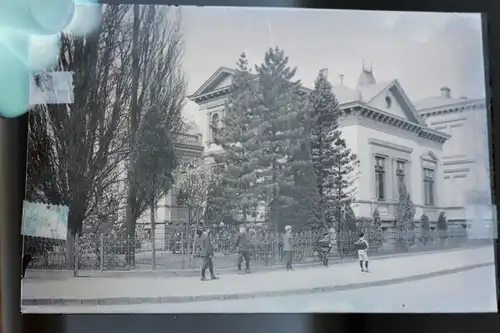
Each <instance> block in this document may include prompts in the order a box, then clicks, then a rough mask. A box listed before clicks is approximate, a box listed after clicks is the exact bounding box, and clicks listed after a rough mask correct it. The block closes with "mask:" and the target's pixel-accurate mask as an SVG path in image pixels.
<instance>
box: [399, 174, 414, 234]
mask: <svg viewBox="0 0 500 333" xmlns="http://www.w3.org/2000/svg"><path fill="white" fill-rule="evenodd" d="M395 226H396V227H397V228H398V231H401V232H403V233H407V232H408V231H413V230H414V229H415V205H414V204H413V201H412V200H411V198H410V193H409V192H408V189H407V187H406V185H405V184H404V183H400V185H399V201H398V206H397V212H396V221H395Z"/></svg>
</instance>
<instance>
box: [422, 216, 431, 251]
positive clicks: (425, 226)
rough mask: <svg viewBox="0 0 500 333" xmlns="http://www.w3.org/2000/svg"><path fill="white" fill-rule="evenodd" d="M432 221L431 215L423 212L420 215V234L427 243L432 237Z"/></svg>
mask: <svg viewBox="0 0 500 333" xmlns="http://www.w3.org/2000/svg"><path fill="white" fill-rule="evenodd" d="M430 229H431V226H430V223H429V217H428V216H427V215H425V214H422V216H421V217H420V234H421V238H422V243H424V245H425V244H427V243H428V241H429V237H430Z"/></svg>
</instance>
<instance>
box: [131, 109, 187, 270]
mask: <svg viewBox="0 0 500 333" xmlns="http://www.w3.org/2000/svg"><path fill="white" fill-rule="evenodd" d="M138 134H139V135H138V140H137V149H136V152H137V155H138V156H137V164H136V168H135V171H136V172H137V177H136V178H135V179H136V181H138V182H137V183H135V184H133V186H134V187H135V188H136V191H137V192H136V193H137V202H139V203H141V204H143V205H144V206H146V207H149V208H150V219H151V237H152V239H153V269H154V268H155V261H154V259H155V253H154V252H155V250H156V247H155V246H154V245H155V244H156V243H155V241H156V239H155V225H156V221H155V215H156V208H157V204H158V201H159V200H160V199H161V198H162V197H164V196H165V195H166V194H167V193H168V192H169V191H170V189H171V187H172V184H173V183H174V178H173V173H174V171H175V168H176V167H177V160H176V155H175V150H174V149H175V147H174V144H175V143H174V142H173V140H172V138H171V137H170V133H169V129H168V126H167V125H166V124H165V122H164V119H163V115H162V114H161V113H160V110H159V108H158V107H152V108H150V109H149V110H148V111H147V112H146V114H145V115H144V117H143V118H142V122H141V125H140V126H139V131H138ZM141 208H143V207H141ZM144 208H145V207H144Z"/></svg>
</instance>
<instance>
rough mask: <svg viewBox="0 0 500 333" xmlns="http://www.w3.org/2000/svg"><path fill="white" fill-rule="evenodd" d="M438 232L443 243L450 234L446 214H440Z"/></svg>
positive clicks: (437, 223)
mask: <svg viewBox="0 0 500 333" xmlns="http://www.w3.org/2000/svg"><path fill="white" fill-rule="evenodd" d="M436 225H437V230H438V233H439V238H440V240H441V242H442V243H443V242H444V241H445V239H446V237H447V233H448V221H447V220H446V215H445V214H444V212H441V213H439V216H438V220H437V222H436Z"/></svg>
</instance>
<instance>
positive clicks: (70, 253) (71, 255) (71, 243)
mask: <svg viewBox="0 0 500 333" xmlns="http://www.w3.org/2000/svg"><path fill="white" fill-rule="evenodd" d="M74 266H75V235H74V234H73V232H72V231H71V230H70V229H68V238H67V239H66V269H68V270H73V269H74V268H75V267H74Z"/></svg>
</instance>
